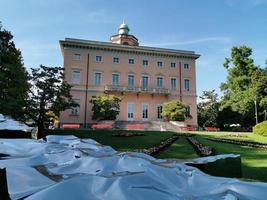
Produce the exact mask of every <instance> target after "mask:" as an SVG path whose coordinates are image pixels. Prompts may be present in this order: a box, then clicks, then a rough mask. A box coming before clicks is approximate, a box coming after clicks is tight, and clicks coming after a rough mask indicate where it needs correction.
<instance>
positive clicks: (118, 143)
mask: <svg viewBox="0 0 267 200" xmlns="http://www.w3.org/2000/svg"><path fill="white" fill-rule="evenodd" d="M118 132H127V131H118V130H115V131H111V130H108V131H106V130H96V131H93V130H49V131H46V134H56V135H75V136H77V137H80V138H91V139H94V140H96V141H97V142H99V143H100V144H103V145H108V146H112V147H113V148H114V149H116V150H118V151H131V150H135V149H144V148H149V147H152V146H154V145H157V144H159V143H160V142H161V141H162V140H164V139H167V138H169V137H171V136H172V135H173V134H174V133H173V132H160V131H158V132H157V131H128V132H138V133H144V134H145V136H136V137H114V136H112V134H115V133H118Z"/></svg>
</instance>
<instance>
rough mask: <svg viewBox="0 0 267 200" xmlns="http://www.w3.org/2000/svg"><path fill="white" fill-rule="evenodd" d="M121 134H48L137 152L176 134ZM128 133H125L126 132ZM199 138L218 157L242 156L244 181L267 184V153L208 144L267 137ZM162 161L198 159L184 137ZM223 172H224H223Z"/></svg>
mask: <svg viewBox="0 0 267 200" xmlns="http://www.w3.org/2000/svg"><path fill="white" fill-rule="evenodd" d="M118 132H121V131H118V130H115V131H106V130H98V131H92V130H53V131H51V130H49V131H47V134H60V135H76V136H77V137H80V138H92V139H94V140H96V141H98V142H99V143H101V144H104V145H109V146H112V147H113V148H114V149H116V150H118V151H132V150H134V149H144V148H149V147H152V146H154V145H157V144H159V143H160V142H161V141H162V140H164V139H166V138H169V137H171V136H172V135H173V132H160V131H129V132H138V133H144V134H145V136H137V137H129V138H125V137H113V136H112V134H114V133H118ZM123 132H125V131H123ZM193 133H195V134H196V136H195V137H197V139H198V140H199V141H200V142H202V143H203V144H205V145H208V146H211V147H214V148H215V149H216V150H217V153H218V154H228V153H235V154H240V155H241V159H242V173H243V178H244V179H250V180H257V181H263V182H267V150H264V149H258V148H252V147H245V146H240V145H233V144H227V143H219V142H214V141H209V140H207V138H208V137H216V138H218V137H219V138H220V137H223V138H229V139H236V140H249V141H256V142H263V143H267V137H263V136H260V135H254V134H252V133H242V134H244V135H245V136H247V137H230V136H229V134H235V133H230V132H193ZM157 157H158V158H176V159H191V158H196V157H197V154H196V153H195V152H194V150H193V148H192V147H191V145H190V144H189V143H188V142H187V141H186V140H185V138H183V137H179V139H178V140H177V141H176V142H175V143H174V144H173V145H171V146H170V147H169V148H168V149H166V150H164V151H162V152H161V153H160V154H159V155H158V156H157ZM221 170H222V169H221Z"/></svg>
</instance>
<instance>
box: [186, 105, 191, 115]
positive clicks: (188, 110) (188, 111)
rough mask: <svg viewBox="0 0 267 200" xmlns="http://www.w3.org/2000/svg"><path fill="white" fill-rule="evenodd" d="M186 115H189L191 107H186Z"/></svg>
mask: <svg viewBox="0 0 267 200" xmlns="http://www.w3.org/2000/svg"><path fill="white" fill-rule="evenodd" d="M186 115H188V116H190V115H191V105H189V106H187V107H186Z"/></svg>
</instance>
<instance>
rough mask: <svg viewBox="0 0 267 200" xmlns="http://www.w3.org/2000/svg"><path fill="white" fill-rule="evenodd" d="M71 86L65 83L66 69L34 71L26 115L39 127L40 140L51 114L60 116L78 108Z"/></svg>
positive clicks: (46, 68) (41, 68)
mask: <svg viewBox="0 0 267 200" xmlns="http://www.w3.org/2000/svg"><path fill="white" fill-rule="evenodd" d="M70 89H71V86H70V85H69V84H68V83H67V82H65V81H64V69H63V68H61V67H46V66H43V65H41V66H40V68H36V69H32V73H31V88H30V95H29V98H28V99H27V105H26V109H25V113H26V115H27V116H28V118H29V119H31V120H33V121H34V122H35V124H36V125H37V126H38V138H40V137H43V136H44V134H43V131H44V125H45V122H48V121H49V120H50V117H51V116H50V114H49V113H54V114H55V115H57V116H59V113H60V111H63V110H65V109H68V108H71V107H76V106H78V104H76V103H75V102H74V101H73V99H72V96H71V94H70Z"/></svg>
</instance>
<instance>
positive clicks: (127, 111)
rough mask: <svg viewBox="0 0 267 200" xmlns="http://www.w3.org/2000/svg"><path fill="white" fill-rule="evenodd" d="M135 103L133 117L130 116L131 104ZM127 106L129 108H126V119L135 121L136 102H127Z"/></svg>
mask: <svg viewBox="0 0 267 200" xmlns="http://www.w3.org/2000/svg"><path fill="white" fill-rule="evenodd" d="M130 104H131V105H133V112H132V113H133V116H132V117H131V116H130V117H129V115H128V114H129V105H130ZM126 106H127V108H126V119H127V121H133V120H134V115H135V103H134V102H127V104H126Z"/></svg>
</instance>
